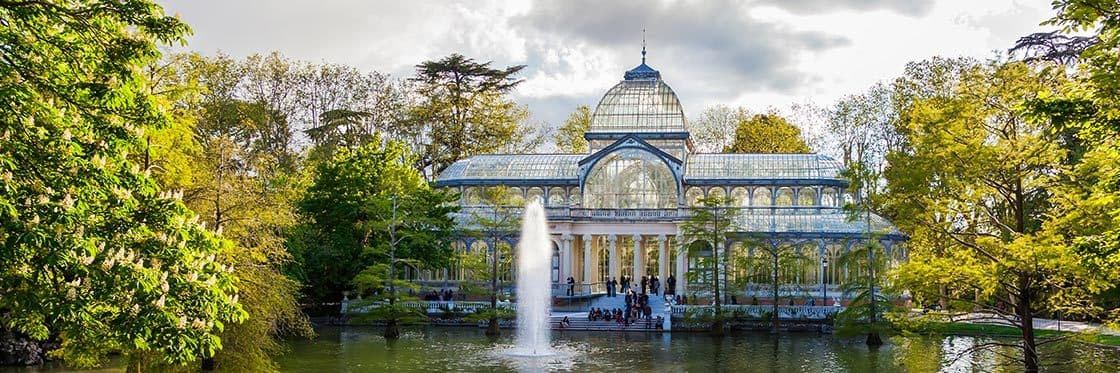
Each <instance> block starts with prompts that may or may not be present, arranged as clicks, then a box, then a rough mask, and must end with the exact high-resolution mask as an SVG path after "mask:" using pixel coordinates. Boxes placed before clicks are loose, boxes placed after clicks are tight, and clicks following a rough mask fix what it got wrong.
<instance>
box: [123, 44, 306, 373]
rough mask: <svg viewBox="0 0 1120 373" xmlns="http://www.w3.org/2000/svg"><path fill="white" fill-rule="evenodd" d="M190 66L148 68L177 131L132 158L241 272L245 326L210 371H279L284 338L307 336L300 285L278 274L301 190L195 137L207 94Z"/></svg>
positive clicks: (231, 147)
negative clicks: (194, 216) (215, 237)
mask: <svg viewBox="0 0 1120 373" xmlns="http://www.w3.org/2000/svg"><path fill="white" fill-rule="evenodd" d="M190 58H191V56H190V55H174V56H171V57H170V58H168V59H167V61H164V62H162V63H160V64H156V65H151V66H149V68H148V70H147V71H148V72H149V75H150V76H152V77H154V78H155V79H153V81H152V84H151V90H152V93H153V95H154V97H156V98H157V99H159V100H161V101H162V102H161V104H163V105H165V106H166V107H170V108H174V110H173V114H174V124H173V125H172V126H168V127H166V128H160V129H156V130H153V131H149V134H148V137H147V139H148V148H147V149H148V151H146V152H145V153H143V154H138V155H136V156H134V158H138V159H137V161H138V162H142V163H143V164H144V165H145V168H146V169H147V170H148V171H149V172H151V173H152V174H153V175H154V176H155V177H156V179H157V180H158V181H159V182H160V184H161V185H163V186H164V187H166V188H171V189H175V190H181V191H185V192H184V193H183V194H184V196H185V197H184V203H185V204H186V205H187V206H188V207H190V208H191V209H192V210H194V211H195V212H198V213H201V214H202V216H203V218H202V219H203V221H206V222H207V223H209V224H210V225H211V226H212V227H214V229H216V230H221V231H222V232H223V236H224V237H225V238H229V239H231V240H232V241H233V243H234V244H233V245H231V246H229V247H227V248H226V250H224V251H223V253H222V255H220V256H219V259H220V261H221V262H222V263H223V264H225V265H228V266H234V267H236V268H241V269H242V270H241V271H240V275H239V277H240V279H241V281H242V282H241V284H242V286H241V296H242V297H241V300H242V305H243V306H244V308H245V310H246V311H247V312H248V313H249V315H250V318H249V319H248V320H246V321H245V322H243V323H240V324H236V325H231V326H230V327H229V328H227V329H226V330H225V331H223V332H222V334H221V336H222V339H223V341H224V343H223V349H222V351H221V352H219V353H218V354H217V355H216V356H215V357H214V358H215V359H214V363H216V366H218V367H221V368H223V369H226V370H256V371H276V370H277V369H278V367H277V365H276V363H275V362H274V361H273V360H272V358H273V357H275V356H277V355H279V354H280V353H282V352H283V351H284V346H283V345H282V343H281V338H284V337H286V336H289V335H306V336H310V335H311V334H312V332H311V327H310V324H309V323H308V322H307V319H306V316H304V314H303V312H302V310H301V309H300V306H299V303H298V302H297V299H298V295H299V289H300V285H299V283H297V282H295V281H294V280H292V279H291V278H289V277H287V276H285V275H284V274H283V273H282V272H281V271H280V269H281V266H283V265H285V264H287V263H288V262H289V261H290V260H291V257H290V255H289V254H288V252H287V250H286V248H285V245H284V243H285V236H284V231H285V230H288V229H291V227H292V226H293V225H294V224H295V214H294V211H293V207H292V205H293V203H294V199H295V197H296V196H297V195H298V193H299V191H300V189H301V185H300V183H299V179H298V177H295V175H292V174H289V173H287V172H282V171H280V170H278V169H277V167H274V166H273V165H269V164H265V162H266V161H261V160H258V159H247V158H245V157H244V155H245V153H246V152H245V151H243V150H242V149H240V148H239V147H238V145H237V144H236V143H234V142H232V141H229V140H228V138H224V137H223V138H216V139H215V138H208V137H207V133H205V132H195V131H194V129H195V127H194V124H195V123H197V122H198V121H199V120H203V121H206V120H208V118H204V117H202V115H203V114H204V113H206V112H205V111H203V110H202V107H201V105H200V101H201V96H202V95H201V92H202V91H203V90H205V88H204V87H201V86H199V85H198V84H197V81H194V80H193V79H194V78H196V77H197V75H195V74H194V73H193V70H192V65H191V64H190V63H189V61H190ZM184 132H185V133H184ZM203 143H205V144H207V145H209V146H208V147H203V146H202V144H203ZM264 158H265V160H268V161H270V160H272V158H271V157H264ZM180 172H181V173H182V174H180ZM183 174H185V175H188V176H189V177H188V178H184V177H183Z"/></svg>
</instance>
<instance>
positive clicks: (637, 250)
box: [631, 234, 646, 289]
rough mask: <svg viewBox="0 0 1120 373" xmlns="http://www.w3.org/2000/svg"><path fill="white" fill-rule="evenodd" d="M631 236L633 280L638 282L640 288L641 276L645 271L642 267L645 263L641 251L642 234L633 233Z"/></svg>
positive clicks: (643, 254)
mask: <svg viewBox="0 0 1120 373" xmlns="http://www.w3.org/2000/svg"><path fill="white" fill-rule="evenodd" d="M631 238H632V239H633V240H634V281H637V282H638V287H639V289H640V288H641V286H642V281H641V278H642V276H644V275H645V273H646V271H645V268H642V267H644V264H645V258H643V257H644V256H645V253H644V252H642V235H640V234H635V235H633V236H631Z"/></svg>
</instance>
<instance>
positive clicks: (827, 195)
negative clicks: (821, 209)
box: [821, 188, 836, 207]
mask: <svg viewBox="0 0 1120 373" xmlns="http://www.w3.org/2000/svg"><path fill="white" fill-rule="evenodd" d="M821 206H825V207H836V189H833V188H824V190H823V191H821Z"/></svg>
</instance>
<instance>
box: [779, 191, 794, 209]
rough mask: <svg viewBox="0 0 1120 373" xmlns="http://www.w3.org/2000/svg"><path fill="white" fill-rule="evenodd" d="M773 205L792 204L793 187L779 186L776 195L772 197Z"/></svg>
mask: <svg viewBox="0 0 1120 373" xmlns="http://www.w3.org/2000/svg"><path fill="white" fill-rule="evenodd" d="M774 205H775V206H793V189H790V188H780V189H778V194H777V197H776V198H774Z"/></svg>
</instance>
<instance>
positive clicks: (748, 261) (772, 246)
mask: <svg viewBox="0 0 1120 373" xmlns="http://www.w3.org/2000/svg"><path fill="white" fill-rule="evenodd" d="M743 247H744V249H746V248H751V249H754V254H755V255H741V256H738V257H736V258H735V260H736V261H738V262H740V265H743V266H745V267H746V268H748V269H749V271H750V272H751V273H758V274H761V273H765V274H766V276H765V279H766V283H768V284H770V299H771V302H772V308H771V310H770V330H771V332H772V333H778V332H780V331H781V322H780V320H779V319H778V305H780V304H781V296H780V294H781V293H780V292H779V290H780V289H779V287H780V286H781V283H782V278H781V273H782V272H784V271H786V270H791V269H796V268H799V267H800V265H801V261H802V260H803V259H805V257H804V256H803V255H800V254H799V253H798V250H797V246H795V245H788V244H784V243H782V242H779V241H776V240H768V239H766V238H765V237H752V238H749V239H747V240H745V241H744V242H743ZM756 279H757V276H756ZM752 280H753V279H752Z"/></svg>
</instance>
